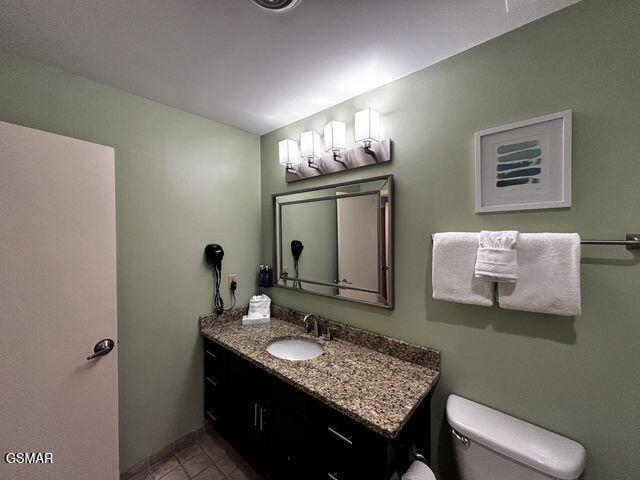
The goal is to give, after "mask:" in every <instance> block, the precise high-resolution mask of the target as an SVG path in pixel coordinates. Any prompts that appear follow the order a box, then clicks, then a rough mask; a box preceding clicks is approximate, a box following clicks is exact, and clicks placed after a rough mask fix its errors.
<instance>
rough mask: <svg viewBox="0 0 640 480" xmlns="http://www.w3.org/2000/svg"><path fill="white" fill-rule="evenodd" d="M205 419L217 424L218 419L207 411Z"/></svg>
mask: <svg viewBox="0 0 640 480" xmlns="http://www.w3.org/2000/svg"><path fill="white" fill-rule="evenodd" d="M207 417H209V418H210V419H211V421H212V422H217V421H218V417H216V416H215V415H214V414H213V413H211V412H209V411H207Z"/></svg>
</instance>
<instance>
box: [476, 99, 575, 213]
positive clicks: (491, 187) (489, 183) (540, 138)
mask: <svg viewBox="0 0 640 480" xmlns="http://www.w3.org/2000/svg"><path fill="white" fill-rule="evenodd" d="M571 117H572V111H571V110H563V111H561V112H557V113H552V114H549V115H543V116H540V117H536V118H531V119H528V120H523V121H520V122H515V123H510V124H507V125H502V126H500V127H495V128H489V129H487V130H482V131H479V132H476V133H475V177H476V178H475V189H476V198H475V199H476V213H487V212H510V211H517V210H539V209H549V208H568V207H571Z"/></svg>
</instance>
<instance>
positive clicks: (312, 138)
mask: <svg viewBox="0 0 640 480" xmlns="http://www.w3.org/2000/svg"><path fill="white" fill-rule="evenodd" d="M300 155H301V156H302V158H304V159H306V160H307V165H308V166H309V168H314V169H316V170H318V171H320V169H319V168H318V166H317V165H316V163H315V161H316V160H319V159H320V157H321V156H322V142H321V141H320V135H318V132H314V131H313V130H307V131H306V132H302V133H301V134H300Z"/></svg>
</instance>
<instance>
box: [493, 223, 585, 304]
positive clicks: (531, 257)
mask: <svg viewBox="0 0 640 480" xmlns="http://www.w3.org/2000/svg"><path fill="white" fill-rule="evenodd" d="M518 266H519V273H518V281H517V282H516V283H504V284H499V285H498V303H499V304H500V307H501V308H507V309H510V310H525V311H527V312H540V313H552V314H555V315H567V316H574V315H581V314H582V299H581V293H580V235H578V234H577V233H521V234H520V235H519V236H518Z"/></svg>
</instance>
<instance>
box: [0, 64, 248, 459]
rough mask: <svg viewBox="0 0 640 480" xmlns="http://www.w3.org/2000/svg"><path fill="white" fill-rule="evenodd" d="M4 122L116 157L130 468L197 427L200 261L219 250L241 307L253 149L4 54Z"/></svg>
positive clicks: (236, 138)
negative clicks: (206, 251) (210, 249)
mask: <svg viewBox="0 0 640 480" xmlns="http://www.w3.org/2000/svg"><path fill="white" fill-rule="evenodd" d="M176 88H180V86H176ZM0 120H3V121H7V122H11V123H16V124H19V125H26V126H29V127H33V128H37V129H41V130H46V131H49V132H54V133H59V134H62V135H67V136H70V137H77V138H81V139H84V140H88V141H91V142H96V143H100V144H104V145H109V146H112V147H115V155H116V200H117V230H118V231H117V242H118V244H117V247H118V330H119V340H120V344H119V349H118V361H119V377H120V381H119V383H120V405H119V408H120V464H121V467H122V468H123V469H124V468H127V467H128V466H129V465H131V464H132V463H133V462H135V461H136V460H138V459H140V458H142V457H144V456H146V455H149V454H150V453H153V452H154V451H155V450H157V449H158V448H160V447H162V446H163V445H165V444H166V443H168V442H170V441H173V440H175V439H177V438H179V437H180V436H182V435H184V434H185V433H187V432H189V431H191V430H193V429H195V428H197V427H199V426H200V425H202V423H203V415H202V398H203V394H202V353H201V349H200V346H199V337H198V323H197V322H198V315H200V314H202V313H204V312H207V311H210V308H211V307H210V305H211V303H210V302H211V289H212V284H213V282H212V278H211V273H210V271H209V270H208V269H207V268H206V267H205V265H204V264H203V262H202V252H203V248H204V246H205V244H207V243H211V242H216V243H220V244H221V245H222V246H223V247H224V249H225V258H224V272H225V273H237V274H238V275H239V290H238V300H239V302H240V303H245V304H246V303H247V301H248V298H249V296H250V295H251V294H252V293H253V290H254V288H255V287H254V285H255V272H256V265H257V264H258V256H259V255H258V250H259V246H258V245H259V244H258V241H259V236H260V232H259V224H260V212H259V203H260V197H259V190H260V180H259V168H260V166H259V148H260V145H259V139H258V137H257V136H255V135H252V134H249V133H246V132H243V131H240V130H238V129H235V128H232V127H228V126H225V125H222V124H220V123H216V122H213V121H210V120H206V119H204V118H201V117H197V116H195V115H191V114H188V113H184V112H181V111H179V110H175V109H173V108H170V107H166V106H163V105H160V104H157V103H154V102H151V101H149V100H145V99H143V98H140V97H136V96H133V95H129V94H127V93H124V92H122V91H119V90H115V89H113V88H109V87H106V86H104V85H100V84H97V83H94V82H91V81H89V80H85V79H82V78H79V77H77V76H74V75H70V74H68V73H65V72H63V71H61V70H59V69H56V68H53V67H48V66H45V65H42V64H40V63H36V62H32V61H28V60H25V59H20V58H18V57H14V56H9V55H0ZM225 284H226V282H225Z"/></svg>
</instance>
